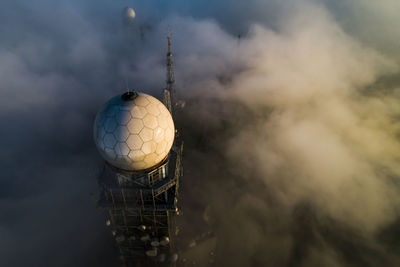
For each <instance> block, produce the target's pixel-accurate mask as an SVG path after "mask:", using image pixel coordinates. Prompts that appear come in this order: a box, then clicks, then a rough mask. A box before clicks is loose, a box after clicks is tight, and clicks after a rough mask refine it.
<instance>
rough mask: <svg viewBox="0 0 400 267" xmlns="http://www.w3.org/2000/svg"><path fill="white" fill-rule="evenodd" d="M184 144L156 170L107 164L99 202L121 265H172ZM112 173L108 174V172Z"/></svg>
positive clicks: (175, 149) (174, 252) (174, 258)
mask: <svg viewBox="0 0 400 267" xmlns="http://www.w3.org/2000/svg"><path fill="white" fill-rule="evenodd" d="M182 151H183V145H182V144H181V145H180V146H174V147H173V149H172V151H171V152H170V154H169V156H168V158H167V159H166V160H165V161H164V162H163V163H162V164H161V165H160V166H158V167H157V168H156V169H154V170H152V171H150V172H145V173H141V174H134V173H128V172H124V171H121V170H116V169H115V168H113V167H112V166H108V167H107V169H108V171H106V172H105V173H106V176H107V177H109V178H110V179H108V180H107V179H103V182H102V194H101V198H100V203H99V204H100V205H101V206H103V207H106V208H107V209H108V217H109V218H108V220H107V221H106V224H107V225H108V226H109V227H111V231H112V234H113V236H114V237H115V240H116V242H117V245H118V248H119V251H120V254H121V260H122V262H123V266H126V267H131V266H132V267H133V266H135V267H136V266H152V264H157V266H174V265H175V262H176V260H177V257H178V255H177V254H176V251H175V247H174V236H175V235H176V234H177V231H176V227H175V223H174V216H176V215H177V214H179V207H178V193H179V178H180V177H181V176H182V174H183V169H182ZM107 173H108V174H111V175H107Z"/></svg>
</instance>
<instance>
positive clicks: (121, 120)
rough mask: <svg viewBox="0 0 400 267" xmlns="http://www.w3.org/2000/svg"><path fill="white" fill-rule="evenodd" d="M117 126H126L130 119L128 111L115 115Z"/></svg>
mask: <svg viewBox="0 0 400 267" xmlns="http://www.w3.org/2000/svg"><path fill="white" fill-rule="evenodd" d="M115 118H116V119H117V122H118V124H122V125H126V124H127V123H128V122H129V121H130V120H131V118H132V116H131V113H130V111H129V110H121V111H120V112H119V113H118V114H116V115H115Z"/></svg>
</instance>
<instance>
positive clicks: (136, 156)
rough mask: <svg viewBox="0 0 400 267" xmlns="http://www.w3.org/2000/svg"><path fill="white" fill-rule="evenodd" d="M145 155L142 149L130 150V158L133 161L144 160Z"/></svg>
mask: <svg viewBox="0 0 400 267" xmlns="http://www.w3.org/2000/svg"><path fill="white" fill-rule="evenodd" d="M144 157H145V154H144V153H143V152H142V151H141V150H133V151H131V152H129V158H130V159H131V160H132V161H133V162H139V161H142V160H143V159H144Z"/></svg>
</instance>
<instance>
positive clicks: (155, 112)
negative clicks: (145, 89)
mask: <svg viewBox="0 0 400 267" xmlns="http://www.w3.org/2000/svg"><path fill="white" fill-rule="evenodd" d="M146 110H147V112H148V113H150V114H151V115H154V116H158V115H160V110H159V109H158V105H157V103H150V104H149V105H148V106H147V107H146Z"/></svg>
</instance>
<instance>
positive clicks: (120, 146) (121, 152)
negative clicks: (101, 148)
mask: <svg viewBox="0 0 400 267" xmlns="http://www.w3.org/2000/svg"><path fill="white" fill-rule="evenodd" d="M114 150H115V153H116V154H117V156H127V155H128V154H129V152H131V149H130V148H129V147H128V145H127V144H126V143H117V145H116V146H115V148H114ZM122 158H125V157H122Z"/></svg>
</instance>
